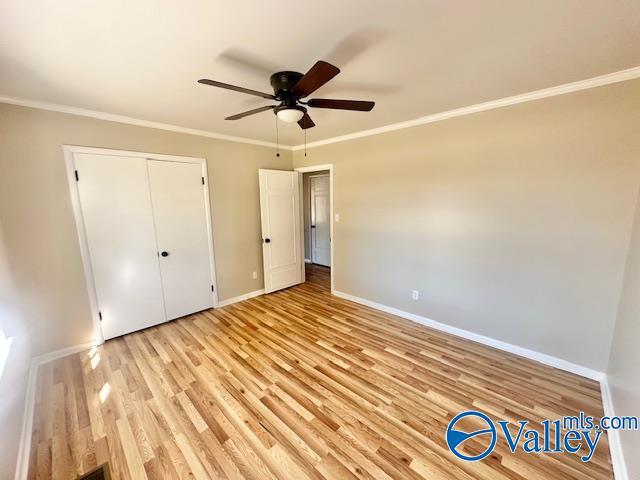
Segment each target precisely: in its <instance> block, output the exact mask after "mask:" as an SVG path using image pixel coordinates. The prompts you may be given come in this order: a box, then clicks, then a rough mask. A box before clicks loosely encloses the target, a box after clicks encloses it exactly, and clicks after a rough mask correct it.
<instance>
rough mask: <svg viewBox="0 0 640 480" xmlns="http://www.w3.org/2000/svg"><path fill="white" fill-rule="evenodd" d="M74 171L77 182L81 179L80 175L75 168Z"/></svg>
mask: <svg viewBox="0 0 640 480" xmlns="http://www.w3.org/2000/svg"><path fill="white" fill-rule="evenodd" d="M73 173H75V175H76V182H79V181H80V176H79V175H78V170H74V171H73Z"/></svg>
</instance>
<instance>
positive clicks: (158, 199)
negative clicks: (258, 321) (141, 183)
mask: <svg viewBox="0 0 640 480" xmlns="http://www.w3.org/2000/svg"><path fill="white" fill-rule="evenodd" d="M147 166H148V169H149V185H150V188H151V203H152V206H153V218H154V220H155V227H156V241H157V245H158V252H159V255H158V259H159V261H160V272H161V274H162V289H163V291H164V305H165V310H166V313H167V320H172V319H174V318H178V317H183V316H185V315H188V314H190V313H193V312H198V311H200V310H205V309H207V308H211V307H213V293H212V287H213V279H212V277H213V276H212V272H211V261H210V255H209V232H208V224H207V218H206V209H205V198H206V197H205V188H207V187H206V186H205V185H204V182H203V178H204V177H203V176H202V166H201V165H200V164H197V163H184V162H171V161H161V160H148V161H147Z"/></svg>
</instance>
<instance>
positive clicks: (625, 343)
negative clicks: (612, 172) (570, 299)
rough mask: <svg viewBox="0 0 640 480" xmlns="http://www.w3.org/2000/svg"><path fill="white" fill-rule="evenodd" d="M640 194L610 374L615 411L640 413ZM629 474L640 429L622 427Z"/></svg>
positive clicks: (639, 466) (639, 459)
mask: <svg viewBox="0 0 640 480" xmlns="http://www.w3.org/2000/svg"><path fill="white" fill-rule="evenodd" d="M639 340H640V197H639V198H638V205H637V206H636V217H635V222H634V226H633V235H632V237H631V245H630V248H629V256H628V259H627V266H626V271H625V277H624V284H623V288H622V296H621V298H620V309H619V311H618V321H617V322H616V327H615V332H614V336H613V342H612V344H611V358H610V359H609V369H608V371H607V378H608V382H609V387H610V389H611V397H612V400H613V408H614V411H615V413H616V415H635V416H637V415H640V348H638V341H639ZM619 433H620V438H621V441H622V450H623V452H624V457H625V461H626V464H627V469H628V472H629V478H640V433H639V432H635V431H620V432H619Z"/></svg>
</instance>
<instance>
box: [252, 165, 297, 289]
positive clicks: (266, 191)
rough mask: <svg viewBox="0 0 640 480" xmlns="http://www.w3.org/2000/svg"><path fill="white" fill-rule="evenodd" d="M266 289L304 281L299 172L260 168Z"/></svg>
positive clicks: (285, 286) (288, 285) (289, 285)
mask: <svg viewBox="0 0 640 480" xmlns="http://www.w3.org/2000/svg"><path fill="white" fill-rule="evenodd" d="M259 178H260V213H261V218H262V241H263V243H262V257H263V265H264V290H265V292H266V293H269V292H273V291H275V290H280V289H282V288H287V287H291V286H292V285H297V284H298V283H300V282H302V248H301V243H300V210H299V208H300V207H299V205H300V189H299V184H298V173H297V172H286V171H282V170H262V169H261V170H259Z"/></svg>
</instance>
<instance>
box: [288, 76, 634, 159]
mask: <svg viewBox="0 0 640 480" xmlns="http://www.w3.org/2000/svg"><path fill="white" fill-rule="evenodd" d="M639 77H640V66H637V67H633V68H629V69H627V70H620V71H618V72H613V73H608V74H606V75H600V76H599V77H593V78H588V79H586V80H579V81H577V82H571V83H565V84H563V85H558V86H556V87H550V88H544V89H542V90H535V91H533V92H528V93H523V94H520V95H514V96H512V97H506V98H501V99H498V100H491V101H488V102H484V103H478V104H476V105H470V106H468V107H462V108H456V109H454V110H448V111H446V112H440V113H434V114H432V115H427V116H424V117H420V118H416V119H415V120H408V121H405V122H399V123H392V124H390V125H385V126H383V127H377V128H372V129H370V130H362V131H360V132H354V133H349V134H347V135H341V136H338V137H332V138H327V139H325V140H318V141H316V142H311V143H307V149H309V148H312V147H320V146H322V145H329V144H332V143H338V142H346V141H348V140H354V139H356V138H362V137H369V136H371V135H379V134H381V133H387V132H393V131H395V130H402V129H404V128H411V127H416V126H418V125H425V124H427V123H434V122H440V121H442V120H447V119H449V118H454V117H462V116H464V115H470V114H472V113H478V112H484V111H486V110H493V109H495V108H501V107H507V106H509V105H516V104H518V103H524V102H530V101H532V100H540V99H542V98H547V97H555V96H557V95H564V94H566V93H573V92H579V91H580V90H587V89H589V88H595V87H601V86H604V85H609V84H612V83H618V82H624V81H626V80H633V79H635V78H639ZM303 148H304V145H296V146H294V147H293V150H294V151H296V150H302V149H303Z"/></svg>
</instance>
